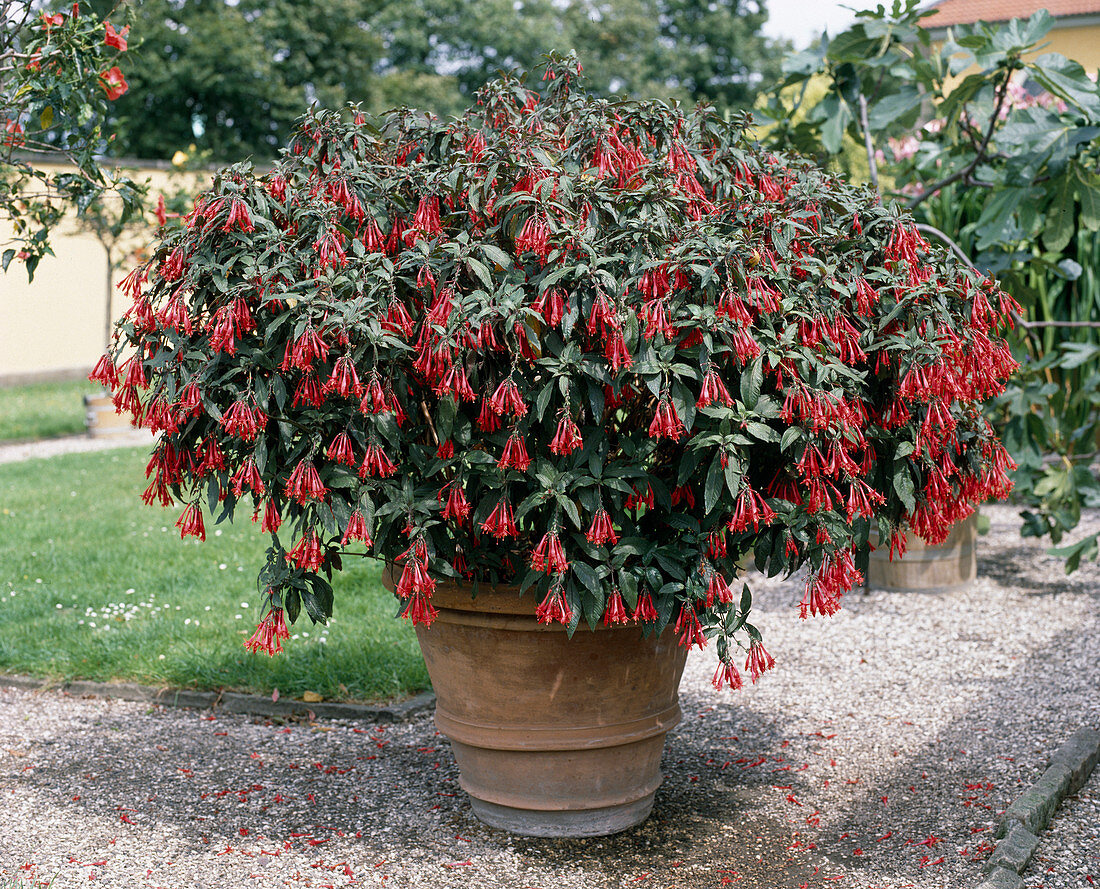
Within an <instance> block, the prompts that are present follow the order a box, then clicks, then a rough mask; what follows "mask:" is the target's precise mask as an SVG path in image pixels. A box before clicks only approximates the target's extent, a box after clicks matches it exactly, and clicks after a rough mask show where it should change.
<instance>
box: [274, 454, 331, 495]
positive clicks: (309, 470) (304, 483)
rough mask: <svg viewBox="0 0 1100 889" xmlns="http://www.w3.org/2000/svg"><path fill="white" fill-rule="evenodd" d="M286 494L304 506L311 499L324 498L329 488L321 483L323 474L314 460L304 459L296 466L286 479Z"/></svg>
mask: <svg viewBox="0 0 1100 889" xmlns="http://www.w3.org/2000/svg"><path fill="white" fill-rule="evenodd" d="M284 490H285V491H286V495H287V496H288V497H291V498H293V499H295V500H297V501H298V503H300V504H302V505H303V506H304V505H305V504H306V503H307V502H309V501H310V500H324V499H325V495H326V494H328V488H326V487H325V486H324V485H323V484H321V476H320V475H318V473H317V467H316V466H314V465H313V461H312V460H302V461H301V462H299V463H298V465H297V466H295V467H294V470H293V471H292V472H291V473H290V477H289V478H287V480H286V485H285V488H284Z"/></svg>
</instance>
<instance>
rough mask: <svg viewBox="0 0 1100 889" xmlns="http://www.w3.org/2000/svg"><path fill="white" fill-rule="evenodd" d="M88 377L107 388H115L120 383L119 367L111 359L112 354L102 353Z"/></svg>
mask: <svg viewBox="0 0 1100 889" xmlns="http://www.w3.org/2000/svg"><path fill="white" fill-rule="evenodd" d="M88 379H89V380H91V381H92V382H93V383H99V384H100V385H101V386H103V387H104V388H105V389H114V388H115V386H117V385H118V368H117V367H115V363H114V362H113V361H112V360H111V356H110V355H101V356H100V358H99V361H97V362H96V363H95V367H93V368H92V372H91V373H90V374H88Z"/></svg>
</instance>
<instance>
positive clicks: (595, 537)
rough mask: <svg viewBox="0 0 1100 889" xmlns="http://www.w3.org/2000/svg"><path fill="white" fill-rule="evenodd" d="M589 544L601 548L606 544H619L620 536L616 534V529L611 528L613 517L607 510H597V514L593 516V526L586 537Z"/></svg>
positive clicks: (586, 533)
mask: <svg viewBox="0 0 1100 889" xmlns="http://www.w3.org/2000/svg"><path fill="white" fill-rule="evenodd" d="M584 536H585V537H586V538H587V540H588V542H589V543H591V544H593V545H594V546H600V545H601V544H604V543H610V544H611V545H612V546H614V545H615V544H616V543H618V542H619V535H618V534H616V533H615V529H614V528H613V527H611V516H610V515H608V512H607V510H606V509H602V508H601V509H597V510H596V514H595V515H594V516H592V524H591V525H590V526H589V528H588V531H586V532H585V535H584Z"/></svg>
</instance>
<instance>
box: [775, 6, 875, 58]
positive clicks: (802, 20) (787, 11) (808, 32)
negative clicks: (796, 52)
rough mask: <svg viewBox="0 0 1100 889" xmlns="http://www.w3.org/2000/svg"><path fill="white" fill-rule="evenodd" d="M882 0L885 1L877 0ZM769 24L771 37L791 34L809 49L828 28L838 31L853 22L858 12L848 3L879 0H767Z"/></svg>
mask: <svg viewBox="0 0 1100 889" xmlns="http://www.w3.org/2000/svg"><path fill="white" fill-rule="evenodd" d="M877 2H882V0H877ZM767 5H768V23H767V24H766V25H765V26H764V33H765V34H767V35H768V36H769V37H787V38H789V39H790V40H792V41H794V45H795V48H796V49H805V48H806V47H807V46H808V45H809V44H810V41H812V40H813V39H814V37H816V36H817V35H818V34H820V33H821V32H822V31H824V30H826V29H828V31H829V33H830V34H836V33H838V32H840V31H841V30H843V29H844V28H846V27H847V26H848V25H850V24H851V23H852V19H853V18H854V13H853V12H852V11H851V10H849V9H845V8H844V7H845V6H851V7H855V8H856V9H866V8H870V7H872V6H875V5H876V0H845V2H844V3H839V2H835V0H767Z"/></svg>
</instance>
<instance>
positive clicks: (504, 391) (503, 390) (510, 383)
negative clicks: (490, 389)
mask: <svg viewBox="0 0 1100 889" xmlns="http://www.w3.org/2000/svg"><path fill="white" fill-rule="evenodd" d="M489 406H490V407H491V408H492V409H493V413H495V414H497V415H498V416H500V415H503V414H505V413H510V414H512V416H514V417H515V418H516V419H519V418H520V417H523V416H525V415H526V414H527V405H526V404H524V403H523V396H522V395H520V391H519V386H517V385H516V383H515V380H513V379H512V378H511V377H507V378H505V379H504V381H503V382H501V384H500V385H499V386H497V389H496V392H494V393H493V397H492V398H491V399H490V401H489Z"/></svg>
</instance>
